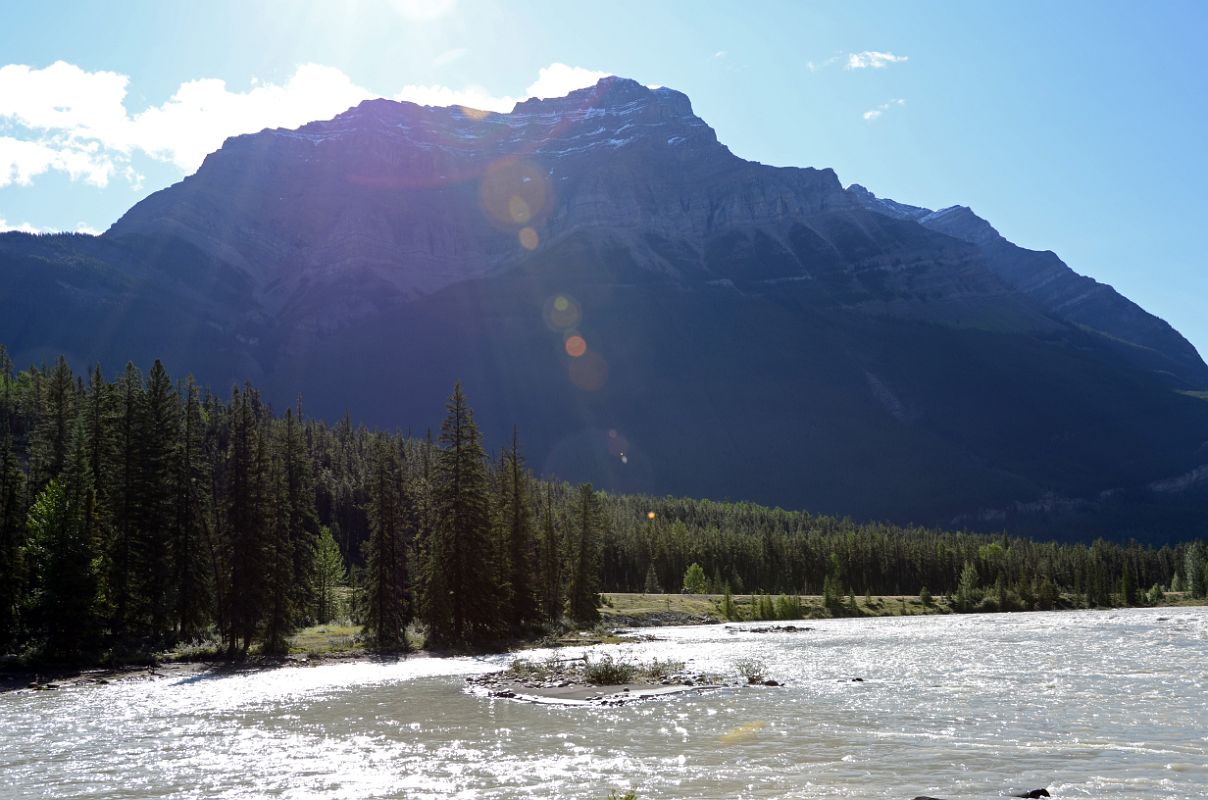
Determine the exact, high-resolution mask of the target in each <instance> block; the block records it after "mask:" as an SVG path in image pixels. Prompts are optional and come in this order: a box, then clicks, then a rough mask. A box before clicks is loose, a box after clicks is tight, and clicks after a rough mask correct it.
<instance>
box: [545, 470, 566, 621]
mask: <svg viewBox="0 0 1208 800" xmlns="http://www.w3.org/2000/svg"><path fill="white" fill-rule="evenodd" d="M553 494H554V487H553V486H552V485H550V486H547V487H546V491H545V502H544V503H543V504H542V510H541V583H542V589H541V612H542V616H543V617H544V618H545V619H546V620H547V621H550V622H557V621H558V620H559V619H561V618H562V613H563V606H564V602H565V596H564V592H563V580H562V573H563V568H562V565H563V560H564V558H565V554H564V553H563V542H562V535H561V531H560V529H559V527H558V525H557V524H556V523H555V519H554V514H555V511H554V497H553Z"/></svg>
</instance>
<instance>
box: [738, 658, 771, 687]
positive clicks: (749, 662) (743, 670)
mask: <svg viewBox="0 0 1208 800" xmlns="http://www.w3.org/2000/svg"><path fill="white" fill-rule="evenodd" d="M734 668H735V669H737V670H738V674H739V675H741V676H742V677H744V678H746V679H747V683H763V682H764V680H765V679H766V678H767V670H768V667H767V665H766V664H764V663H763V662H762V661H760V660H759V659H757V658H743V659H739V660H738V661H736V662H734Z"/></svg>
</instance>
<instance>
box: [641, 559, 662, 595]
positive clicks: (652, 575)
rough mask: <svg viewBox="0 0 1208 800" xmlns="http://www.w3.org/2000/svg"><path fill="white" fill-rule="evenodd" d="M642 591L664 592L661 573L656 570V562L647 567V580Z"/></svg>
mask: <svg viewBox="0 0 1208 800" xmlns="http://www.w3.org/2000/svg"><path fill="white" fill-rule="evenodd" d="M642 591H643V592H645V593H646V594H662V593H663V587H662V586H659V575H658V573H657V572H655V571H654V562H653V561H651V562H650V565H649V566H648V567H646V581H645V583H644V584H643V587H642Z"/></svg>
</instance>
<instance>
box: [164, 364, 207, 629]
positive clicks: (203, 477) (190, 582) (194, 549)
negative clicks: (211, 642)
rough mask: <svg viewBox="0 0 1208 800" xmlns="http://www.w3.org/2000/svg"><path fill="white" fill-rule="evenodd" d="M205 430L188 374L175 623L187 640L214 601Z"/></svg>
mask: <svg viewBox="0 0 1208 800" xmlns="http://www.w3.org/2000/svg"><path fill="white" fill-rule="evenodd" d="M205 429H206V420H205V416H204V413H203V410H202V405H201V398H200V393H199V390H198V388H197V384H196V383H195V382H194V381H193V377H192V376H189V378H188V380H187V381H186V384H185V389H184V408H183V410H182V412H181V423H180V445H179V449H178V456H177V461H176V482H175V489H176V509H175V511H176V514H175V526H174V536H173V541H172V563H173V570H174V575H173V584H174V587H173V597H174V600H175V613H174V616H175V624H176V630H177V632H178V634H179V636H180V637H181V638H182V639H185V640H188V639H190V638H192V637H193V635H194V634H195V633H196V632H197V630H198V629H199V628H200V627H201V626H202V624H203V623H204V621H205V619H206V616H207V615H206V611H205V609H206V607H207V605H208V601H209V591H208V588H209V581H208V575H209V570H207V563H208V562H207V554H208V553H209V545H210V541H209V520H210V519H211V515H212V509H211V507H210V474H209V472H210V470H209V462H208V460H207V458H206V451H205V447H206V434H205Z"/></svg>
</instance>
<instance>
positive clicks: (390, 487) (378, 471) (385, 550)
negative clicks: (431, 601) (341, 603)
mask: <svg viewBox="0 0 1208 800" xmlns="http://www.w3.org/2000/svg"><path fill="white" fill-rule="evenodd" d="M410 517H411V514H410V513H409V511H408V509H407V507H406V500H405V497H404V494H403V465H402V460H401V459H400V458H399V453H398V450H397V449H396V448H395V447H393V446H392V443H391V442H390V441H389V440H388V439H386V438H385V437H382V438H379V440H378V441H377V443H376V444H375V446H374V450H373V465H372V468H371V471H370V485H369V539H368V541H367V542H366V543H365V544H366V546H365V590H364V591H365V634H366V636H367V637H368V639H369V641H370V642H371V643H372V644H373V646H374V647H375V648H377V649H379V650H386V651H397V650H406V649H407V623H408V622H410V620H411V603H410V597H409V592H408V582H407V578H408V575H407V550H408V547H409V544H410V542H409V540H410V538H411V537H410V528H411V519H410Z"/></svg>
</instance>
